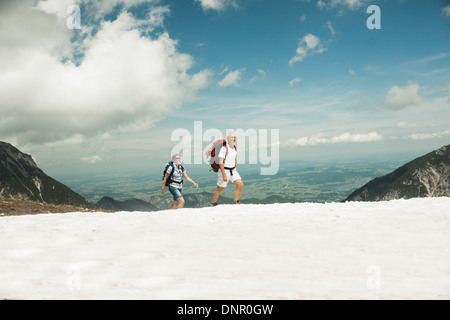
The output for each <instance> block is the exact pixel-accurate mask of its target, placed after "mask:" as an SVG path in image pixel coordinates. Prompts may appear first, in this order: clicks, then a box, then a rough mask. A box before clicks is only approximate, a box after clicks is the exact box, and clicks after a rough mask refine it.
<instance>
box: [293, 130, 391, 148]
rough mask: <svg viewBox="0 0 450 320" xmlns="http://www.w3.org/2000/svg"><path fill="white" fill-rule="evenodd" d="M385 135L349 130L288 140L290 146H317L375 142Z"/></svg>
mask: <svg viewBox="0 0 450 320" xmlns="http://www.w3.org/2000/svg"><path fill="white" fill-rule="evenodd" d="M382 139H383V136H381V135H380V134H378V133H377V132H371V133H368V134H360V133H357V134H350V133H348V132H346V133H343V134H341V135H339V136H334V137H325V136H323V135H322V134H318V135H315V136H311V137H301V138H298V139H290V140H288V142H287V143H288V145H290V146H302V147H305V146H315V145H319V144H336V143H349V142H373V141H380V140H382Z"/></svg>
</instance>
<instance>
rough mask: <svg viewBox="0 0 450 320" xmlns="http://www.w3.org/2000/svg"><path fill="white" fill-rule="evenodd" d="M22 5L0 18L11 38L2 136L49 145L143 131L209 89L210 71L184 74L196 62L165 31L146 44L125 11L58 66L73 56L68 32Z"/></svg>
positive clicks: (3, 52)
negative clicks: (76, 56)
mask: <svg viewBox="0 0 450 320" xmlns="http://www.w3.org/2000/svg"><path fill="white" fill-rule="evenodd" d="M116 2H118V0H116ZM138 2H142V1H137V0H136V1H128V2H127V3H129V4H131V3H138ZM48 3H53V4H55V3H56V2H55V1H51V2H50V1H48ZM95 3H96V5H101V4H102V3H105V6H106V1H101V2H95ZM108 3H109V2H108ZM22 4H23V3H22ZM22 4H21V5H19V4H16V2H12V1H11V2H9V3H8V6H7V7H6V6H4V4H2V9H7V10H1V11H0V21H5V19H6V20H8V29H7V30H8V31H7V32H6V31H5V30H4V28H0V41H1V43H2V46H1V47H0V87H1V88H2V90H1V91H0V111H1V113H2V119H1V120H0V124H1V125H0V135H1V136H2V137H5V138H15V139H17V140H18V141H19V142H20V143H21V144H24V143H48V142H57V141H64V140H65V139H70V138H71V137H79V136H82V137H95V136H99V135H102V134H104V133H105V132H111V131H122V132H126V131H141V130H146V129H148V128H150V127H151V126H153V125H154V124H155V123H156V122H158V121H160V120H162V119H163V118H165V117H166V116H167V115H169V114H170V113H171V112H173V111H174V110H177V109H179V108H180V107H181V105H182V104H183V103H184V102H186V101H190V100H192V99H193V98H194V97H195V95H196V92H197V91H198V90H199V89H201V88H204V87H205V86H207V85H208V82H209V77H210V76H211V72H210V71H209V70H203V71H200V72H198V73H196V74H189V69H190V68H191V66H192V65H193V63H194V59H193V58H192V57H191V56H189V55H187V54H183V53H180V52H178V50H177V42H176V41H175V40H173V39H171V38H170V36H169V34H168V33H167V32H162V33H160V34H159V35H158V36H154V37H149V36H148V37H143V36H142V35H141V32H140V30H138V28H139V27H140V26H141V24H142V21H141V20H137V19H136V18H135V17H133V16H132V15H131V14H130V13H128V12H127V11H123V12H122V13H121V14H120V15H119V16H118V17H117V19H116V20H113V21H103V22H102V23H101V24H100V25H98V32H97V33H96V34H95V35H94V36H89V37H88V38H87V39H85V40H84V42H83V53H84V57H83V58H82V59H81V61H80V63H79V64H76V63H74V62H73V61H72V60H64V59H63V58H64V57H67V56H70V55H67V52H73V50H74V44H73V43H71V42H70V38H71V36H72V35H73V33H72V31H71V30H69V29H67V28H66V27H65V25H64V24H61V23H60V21H59V20H58V18H57V17H56V15H55V14H53V13H52V14H49V13H45V12H43V11H41V10H38V9H33V8H30V7H26V6H23V5H22ZM47 10H48V11H51V10H50V7H47ZM52 10H53V11H57V9H52ZM105 10H106V9H105ZM155 10H156V11H155ZM165 14H167V9H166V8H165V7H159V8H158V7H152V8H151V9H150V11H149V16H148V17H153V22H152V23H154V24H161V23H162V21H163V17H164V15H165ZM75 140H77V139H75ZM78 140H79V139H78Z"/></svg>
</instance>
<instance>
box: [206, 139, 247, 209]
mask: <svg viewBox="0 0 450 320" xmlns="http://www.w3.org/2000/svg"><path fill="white" fill-rule="evenodd" d="M235 144H236V135H235V134H234V133H233V132H231V133H229V134H228V136H227V142H226V143H224V144H223V147H222V148H221V149H220V151H219V155H218V158H219V169H220V170H218V171H217V189H216V191H215V192H214V198H213V202H212V203H211V206H212V207H215V206H217V200H218V199H219V196H220V194H221V193H222V191H223V189H225V188H226V187H227V185H228V181H231V182H233V183H234V184H235V185H236V192H235V194H234V202H233V204H241V202H240V201H239V197H240V196H241V193H242V189H243V188H244V183H243V182H242V179H241V176H240V175H239V173H238V171H237V161H236V155H237V151H236V146H235Z"/></svg>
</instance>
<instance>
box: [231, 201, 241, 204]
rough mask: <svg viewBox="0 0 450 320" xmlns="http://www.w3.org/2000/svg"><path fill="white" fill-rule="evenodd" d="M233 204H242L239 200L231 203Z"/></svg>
mask: <svg viewBox="0 0 450 320" xmlns="http://www.w3.org/2000/svg"><path fill="white" fill-rule="evenodd" d="M233 204H242V203H241V202H240V201H239V200H236V201H233Z"/></svg>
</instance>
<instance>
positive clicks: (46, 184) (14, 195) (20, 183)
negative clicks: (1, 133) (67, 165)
mask: <svg viewBox="0 0 450 320" xmlns="http://www.w3.org/2000/svg"><path fill="white" fill-rule="evenodd" d="M0 199H22V200H31V201H38V202H46V203H52V204H66V205H73V206H77V207H87V208H90V207H93V204H92V203H90V202H88V201H86V199H84V198H83V197H82V196H81V195H79V194H78V193H76V192H74V191H73V190H71V189H70V188H68V187H67V186H65V185H64V184H62V183H60V182H58V181H56V180H55V179H53V178H51V177H49V176H48V175H46V174H45V173H44V172H43V171H42V170H41V169H39V168H38V166H37V165H36V163H35V162H34V160H33V158H32V157H31V156H30V155H28V154H25V153H22V152H21V151H19V150H18V149H17V148H15V147H13V146H12V145H11V144H9V143H5V142H1V141H0Z"/></svg>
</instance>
